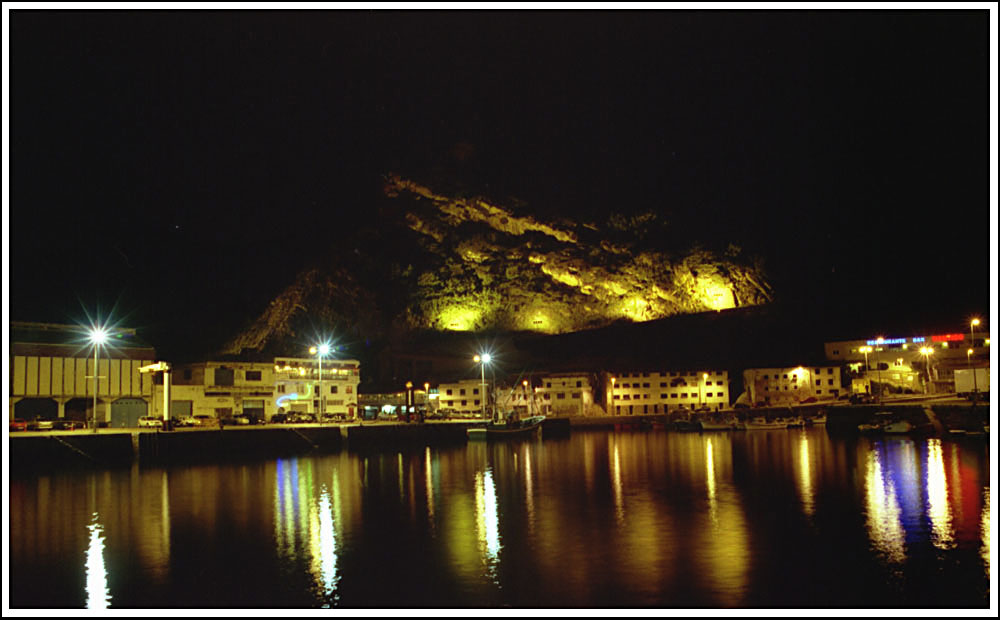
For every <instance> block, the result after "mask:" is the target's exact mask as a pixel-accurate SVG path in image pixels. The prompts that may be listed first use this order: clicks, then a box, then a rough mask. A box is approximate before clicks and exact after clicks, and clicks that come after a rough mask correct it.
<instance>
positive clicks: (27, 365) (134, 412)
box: [8, 321, 156, 428]
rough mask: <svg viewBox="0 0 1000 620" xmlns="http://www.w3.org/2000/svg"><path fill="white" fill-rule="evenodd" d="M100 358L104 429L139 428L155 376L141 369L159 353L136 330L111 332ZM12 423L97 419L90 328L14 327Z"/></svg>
mask: <svg viewBox="0 0 1000 620" xmlns="http://www.w3.org/2000/svg"><path fill="white" fill-rule="evenodd" d="M108 331H109V336H108V340H107V342H106V343H105V344H104V345H102V346H101V347H100V349H99V351H98V357H97V373H96V374H97V412H96V414H97V415H96V419H97V421H98V424H99V425H101V426H112V427H115V428H120V427H127V426H136V425H137V424H138V420H139V417H140V416H144V415H147V411H148V409H149V402H150V398H151V396H152V390H153V377H152V375H149V374H142V373H140V372H139V368H141V367H142V366H145V365H147V364H151V363H153V361H154V360H155V359H156V351H155V349H154V348H153V347H152V346H150V345H148V344H146V343H144V342H142V341H141V340H140V339H139V337H138V336H137V334H136V330H135V329H131V328H124V327H115V328H112V329H109V330H108ZM9 360H10V366H9V368H10V379H9V380H10V394H9V399H8V408H9V417H10V419H14V418H15V417H16V418H20V419H23V420H34V419H36V418H39V417H40V418H45V419H52V420H59V419H67V420H74V421H76V422H79V423H81V424H83V423H85V422H86V423H88V424H89V423H91V422H92V421H93V420H94V417H95V416H94V374H95V373H94V349H93V345H92V344H90V340H89V329H88V328H87V327H83V326H80V325H64V324H58V323H32V322H24V321H11V323H10V357H9Z"/></svg>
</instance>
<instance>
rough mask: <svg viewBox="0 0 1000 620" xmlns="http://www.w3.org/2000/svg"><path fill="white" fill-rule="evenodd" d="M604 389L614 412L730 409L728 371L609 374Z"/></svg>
mask: <svg viewBox="0 0 1000 620" xmlns="http://www.w3.org/2000/svg"><path fill="white" fill-rule="evenodd" d="M605 389H606V390H607V395H608V401H607V402H609V403H611V405H610V408H611V411H609V413H611V414H612V415H637V414H648V413H668V412H670V411H673V410H675V409H680V408H681V407H683V408H685V409H689V410H691V409H699V408H703V407H707V408H709V409H712V410H719V409H727V408H729V372H728V371H725V370H699V371H691V370H688V371H660V372H624V373H608V379H607V382H606V384H605Z"/></svg>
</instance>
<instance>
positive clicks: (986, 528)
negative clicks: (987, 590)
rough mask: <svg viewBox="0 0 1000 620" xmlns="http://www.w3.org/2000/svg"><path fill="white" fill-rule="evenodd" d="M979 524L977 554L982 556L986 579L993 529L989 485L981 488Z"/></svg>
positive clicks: (987, 576)
mask: <svg viewBox="0 0 1000 620" xmlns="http://www.w3.org/2000/svg"><path fill="white" fill-rule="evenodd" d="M980 523H981V526H980V528H979V531H980V533H981V535H982V540H983V542H982V546H981V547H980V548H979V554H980V556H981V557H982V558H983V564H984V565H985V566H986V579H987V580H989V579H990V570H991V566H990V562H991V559H990V558H991V557H992V556H991V555H990V538H991V536H992V533H993V530H992V529H991V527H990V487H986V488H985V489H984V490H983V512H982V516H981V517H980Z"/></svg>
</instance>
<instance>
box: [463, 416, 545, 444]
mask: <svg viewBox="0 0 1000 620" xmlns="http://www.w3.org/2000/svg"><path fill="white" fill-rule="evenodd" d="M544 420H545V416H543V415H536V416H531V417H530V418H525V419H523V420H511V421H509V422H491V423H489V424H487V425H485V426H475V427H472V428H470V429H468V430H467V431H466V434H467V435H468V437H469V439H487V440H494V439H519V438H531V437H537V436H538V435H539V434H540V433H541V431H542V422H543V421H544Z"/></svg>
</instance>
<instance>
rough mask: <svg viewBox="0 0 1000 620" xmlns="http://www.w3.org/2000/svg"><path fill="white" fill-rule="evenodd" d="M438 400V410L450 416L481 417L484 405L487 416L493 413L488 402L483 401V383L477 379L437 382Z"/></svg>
mask: <svg viewBox="0 0 1000 620" xmlns="http://www.w3.org/2000/svg"><path fill="white" fill-rule="evenodd" d="M487 389H488V388H487ZM438 402H439V403H440V405H439V406H440V411H441V412H442V413H446V414H448V415H451V416H456V415H457V416H465V417H476V418H478V417H482V416H483V409H484V407H485V408H486V416H487V417H489V416H490V415H491V414H492V413H493V412H492V411H491V410H490V404H489V403H484V401H483V384H482V380H479V379H465V380H462V381H458V382H454V383H441V384H439V385H438Z"/></svg>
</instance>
